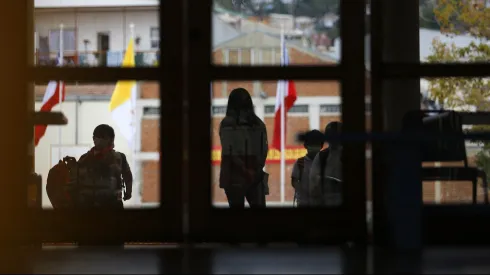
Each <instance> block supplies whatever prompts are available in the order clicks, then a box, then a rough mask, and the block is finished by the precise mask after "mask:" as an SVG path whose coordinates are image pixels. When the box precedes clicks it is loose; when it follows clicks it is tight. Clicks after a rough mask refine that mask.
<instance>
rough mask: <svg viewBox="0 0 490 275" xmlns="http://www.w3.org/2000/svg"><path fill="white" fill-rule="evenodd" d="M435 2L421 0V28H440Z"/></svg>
mask: <svg viewBox="0 0 490 275" xmlns="http://www.w3.org/2000/svg"><path fill="white" fill-rule="evenodd" d="M434 8H435V3H434V1H431V0H420V1H419V24H420V27H421V28H425V29H433V30H436V29H437V30H439V29H440V26H439V23H438V22H437V19H436V16H435V13H434Z"/></svg>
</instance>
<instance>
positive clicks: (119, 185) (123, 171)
mask: <svg viewBox="0 0 490 275" xmlns="http://www.w3.org/2000/svg"><path fill="white" fill-rule="evenodd" d="M114 138H115V134H114V129H113V128H112V127H111V126H109V125H107V124H101V125H99V126H97V127H95V129H94V132H93V140H94V147H92V149H90V151H88V152H87V153H85V154H83V155H82V156H81V157H80V159H79V160H78V161H77V160H76V159H75V158H73V157H65V158H64V159H63V161H64V162H66V164H67V166H68V169H69V172H70V178H71V180H70V186H71V188H70V189H71V190H72V191H71V192H70V193H71V194H72V195H73V200H74V207H77V208H112V209H124V206H123V200H125V201H126V200H129V199H131V194H132V185H133V175H132V173H131V169H130V167H129V164H128V161H127V159H126V155H124V154H123V153H121V152H118V151H115V150H114ZM124 191H125V192H124Z"/></svg>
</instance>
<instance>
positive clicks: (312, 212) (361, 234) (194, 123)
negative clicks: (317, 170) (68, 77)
mask: <svg viewBox="0 0 490 275" xmlns="http://www.w3.org/2000/svg"><path fill="white" fill-rule="evenodd" d="M341 3H342V8H341V19H340V20H341V24H342V26H343V28H342V31H341V32H342V33H341V37H342V39H343V46H342V61H341V64H339V65H331V66H330V65H320V66H288V67H277V66H275V67H274V66H272V67H268V66H253V67H249V66H226V67H222V66H217V65H213V64H212V57H211V52H212V48H211V37H212V24H211V22H212V21H211V19H212V18H211V15H212V0H202V1H189V3H188V6H189V9H188V18H189V21H188V30H189V36H188V40H187V41H186V42H187V43H188V44H185V45H186V46H187V49H186V54H187V56H188V58H187V60H188V61H189V67H188V70H187V73H188V75H187V78H188V79H189V80H192V81H189V82H188V85H189V86H188V91H189V92H188V93H187V94H186V96H185V99H184V104H185V105H186V106H188V110H189V112H188V119H189V123H188V124H187V125H186V128H187V132H185V133H189V144H188V148H187V149H186V151H187V152H189V153H187V154H186V159H188V161H187V163H186V167H185V171H187V173H184V174H185V175H187V177H186V180H185V182H184V183H185V185H186V186H187V190H189V191H190V192H189V193H188V194H187V197H186V200H187V201H188V205H189V238H190V240H192V241H193V242H260V241H266V242H302V241H314V242H316V243H331V244H334V243H335V244H339V243H346V242H348V241H353V242H356V243H360V244H362V243H366V241H367V229H366V228H367V227H366V218H365V217H366V192H365V190H366V185H365V182H366V180H365V175H366V173H365V169H366V168H365V167H366V166H365V142H356V143H354V142H352V143H345V144H344V155H343V157H344V163H345V164H346V165H344V166H343V167H344V170H343V173H344V177H345V178H346V179H345V182H346V185H345V189H344V190H345V191H344V193H343V195H344V204H343V205H342V206H340V207H338V208H324V209H322V208H318V209H298V208H283V209H281V208H267V209H261V210H255V209H245V210H242V211H238V210H231V209H220V208H214V207H212V204H211V161H210V160H211V135H208V134H207V133H209V131H210V129H211V117H210V116H209V115H203V114H208V113H209V108H210V104H211V99H210V96H209V92H208V91H209V85H210V82H212V81H214V80H250V81H254V80H276V81H277V80H278V79H293V80H336V81H339V82H340V85H341V87H342V90H341V91H342V92H341V98H342V104H343V106H342V109H343V113H342V120H343V122H344V125H345V129H344V131H345V132H346V133H364V132H365V112H364V111H365V93H364V91H365V65H364V52H365V50H364V41H365V39H364V34H365V33H364V24H365V20H364V13H365V3H364V1H342V2H341ZM203 22H207V23H206V24H204V23H203ZM346 45H349V47H347V46H346ZM201 91H202V92H201ZM205 91H206V92H205ZM358 91H363V92H362V93H359V92H358ZM190 133H201V134H190ZM192 152H199V153H192ZM352 169H355V170H357V169H359V170H361V171H362V173H346V172H347V171H348V170H352ZM318 217H328V218H327V219H319V218H318ZM299 220H301V222H296V221H299ZM257 228H263V230H257ZM305 228H309V229H310V230H309V231H306V230H305Z"/></svg>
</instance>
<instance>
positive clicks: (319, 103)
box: [211, 81, 370, 207]
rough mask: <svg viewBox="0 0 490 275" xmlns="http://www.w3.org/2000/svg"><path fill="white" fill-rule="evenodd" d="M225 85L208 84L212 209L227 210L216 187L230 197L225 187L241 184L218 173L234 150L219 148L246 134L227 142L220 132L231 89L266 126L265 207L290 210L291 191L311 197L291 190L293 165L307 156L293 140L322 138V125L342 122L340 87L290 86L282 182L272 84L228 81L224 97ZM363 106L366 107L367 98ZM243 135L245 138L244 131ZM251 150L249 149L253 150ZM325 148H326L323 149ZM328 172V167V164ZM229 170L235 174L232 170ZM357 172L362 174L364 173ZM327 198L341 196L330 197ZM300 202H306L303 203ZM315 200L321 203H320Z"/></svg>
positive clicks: (321, 84) (333, 84)
mask: <svg viewBox="0 0 490 275" xmlns="http://www.w3.org/2000/svg"><path fill="white" fill-rule="evenodd" d="M224 85H225V83H224V82H223V81H215V82H213V85H212V87H213V93H212V96H213V98H212V103H213V106H212V130H211V131H212V145H213V151H212V154H211V155H212V164H213V166H212V181H211V182H212V190H213V194H212V195H213V199H212V201H213V204H214V205H215V206H216V207H228V202H229V198H227V195H226V193H225V190H224V189H223V188H221V187H226V188H227V189H226V190H227V192H232V191H230V189H229V187H227V186H228V185H227V182H236V181H239V180H240V179H237V178H233V179H230V178H228V176H230V175H229V174H227V173H226V171H224V170H223V169H224V167H225V166H226V167H228V168H230V165H231V164H230V163H233V162H232V161H231V162H230V158H229V157H230V153H231V154H232V152H230V150H231V151H233V148H235V147H233V146H232V147H231V148H232V149H230V150H226V151H225V152H223V146H225V147H228V146H229V145H230V142H231V143H233V142H237V140H238V139H240V136H245V135H246V134H240V135H233V133H231V134H230V135H231V136H232V138H230V135H228V134H229V133H226V132H225V131H226V130H227V129H226V127H224V126H223V123H228V122H229V121H228V119H229V117H233V113H230V114H231V115H230V116H228V117H227V116H226V110H227V108H229V106H228V97H229V96H230V93H231V91H232V90H234V89H236V88H240V87H241V88H244V89H246V90H247V91H248V92H249V94H250V95H251V97H252V100H253V105H254V112H255V114H256V116H257V117H258V118H259V119H260V120H262V121H263V122H264V123H265V126H266V132H267V138H268V147H269V152H268V154H267V160H266V164H265V167H264V170H265V172H266V173H268V174H269V180H268V188H269V194H268V195H267V196H266V203H267V206H268V207H274V206H283V207H291V206H293V201H295V193H296V191H297V192H300V193H301V194H302V195H303V198H304V197H306V196H307V195H305V194H309V193H310V192H305V190H303V189H295V188H293V186H292V175H293V167H294V164H295V162H296V160H297V159H298V158H300V157H304V156H305V155H306V152H307V150H306V149H305V147H304V145H303V142H302V141H299V140H298V134H300V133H304V132H305V131H309V130H313V129H317V130H319V131H320V132H321V133H323V132H324V129H325V126H326V125H327V124H328V123H330V122H339V121H341V105H342V104H341V99H340V96H339V93H340V84H339V83H338V82H335V81H294V86H295V90H296V93H297V99H296V101H295V103H294V105H293V106H292V107H291V109H290V110H289V112H288V113H287V120H286V122H285V125H286V129H287V130H286V133H285V149H286V151H285V156H286V157H285V162H286V166H285V174H284V177H285V180H284V182H281V174H280V173H281V165H280V152H279V150H276V149H274V148H273V144H274V143H273V140H274V129H275V126H274V124H275V109H276V108H275V104H276V90H277V81H235V82H234V81H228V82H226V92H225V93H223V87H224ZM367 103H369V100H368V99H367ZM325 106H328V107H329V108H325ZM225 119H226V122H225ZM233 121H235V120H233V119H232V120H231V122H233ZM220 125H221V136H220ZM245 132H246V133H249V132H247V131H245ZM322 136H323V134H322ZM233 137H234V138H233ZM230 140H231V141H230ZM253 140H254V139H253V138H252V137H251V138H250V143H253ZM223 143H225V145H223ZM226 144H227V145H226ZM247 144H248V143H247ZM237 146H238V145H237ZM250 146H251V147H253V145H250ZM325 147H327V146H326V145H325ZM229 148H230V147H229ZM247 148H248V147H247ZM242 149H243V148H242ZM236 150H237V152H238V151H239V150H240V148H238V147H236ZM313 151H314V150H312V152H313ZM237 154H239V153H237ZM369 154H370V153H369ZM313 155H314V154H313ZM311 162H312V160H311V159H310V158H309V157H308V160H307V161H306V163H307V166H305V169H306V170H304V171H308V172H309V171H310V170H309V167H310V165H311ZM332 163H335V162H334V160H332ZM223 165H224V166H223ZM259 166H260V165H259ZM331 167H333V165H332V166H331ZM234 168H236V169H238V168H237V167H234ZM232 169H233V168H232ZM369 169H370V166H369ZM252 170H253V169H252ZM294 170H295V172H294V175H295V176H296V174H297V173H298V171H297V169H294ZM234 171H238V170H234ZM308 172H306V173H308ZM331 172H332V171H329V172H328V173H331ZM362 172H363V173H364V172H365V171H362ZM315 173H316V172H315ZM333 173H335V172H333ZM369 174H370V173H369ZM340 176H341V175H340ZM308 178H309V177H308V176H305V177H304V178H303V183H305V185H306V186H307V184H308V183H309V182H307V179H308ZM220 184H221V187H220ZM295 185H296V183H295ZM298 186H300V185H298ZM298 188H301V187H298ZM281 190H282V191H281ZM298 190H299V191H298ZM312 190H313V191H312V192H318V191H316V189H312ZM337 191H338V190H337ZM314 194H315V195H314V196H315V199H316V200H318V196H317V195H318V193H314ZM332 194H341V193H340V192H338V193H335V192H332ZM230 196H231V195H230ZM299 196H301V195H298V197H299ZM333 197H335V196H334V195H332V198H330V199H329V200H328V202H329V203H330V206H338V205H340V204H341V202H340V201H335V200H336V199H337V198H333ZM232 200H233V198H232ZM304 200H305V201H308V199H304ZM320 200H322V199H321V198H320Z"/></svg>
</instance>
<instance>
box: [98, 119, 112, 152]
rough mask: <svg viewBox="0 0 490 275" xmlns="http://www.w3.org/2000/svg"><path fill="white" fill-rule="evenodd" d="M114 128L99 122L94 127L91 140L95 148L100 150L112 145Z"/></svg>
mask: <svg viewBox="0 0 490 275" xmlns="http://www.w3.org/2000/svg"><path fill="white" fill-rule="evenodd" d="M114 138H115V134H114V129H113V128H112V127H111V126H109V125H107V124H100V125H99V126H97V127H95V129H94V133H93V140H94V145H95V149H97V150H101V149H104V148H107V147H110V146H112V147H113V146H114Z"/></svg>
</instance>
